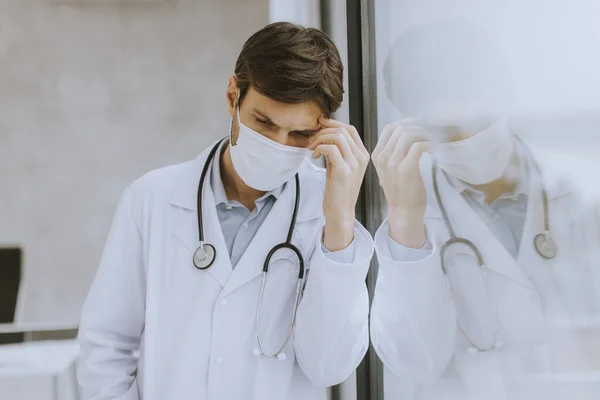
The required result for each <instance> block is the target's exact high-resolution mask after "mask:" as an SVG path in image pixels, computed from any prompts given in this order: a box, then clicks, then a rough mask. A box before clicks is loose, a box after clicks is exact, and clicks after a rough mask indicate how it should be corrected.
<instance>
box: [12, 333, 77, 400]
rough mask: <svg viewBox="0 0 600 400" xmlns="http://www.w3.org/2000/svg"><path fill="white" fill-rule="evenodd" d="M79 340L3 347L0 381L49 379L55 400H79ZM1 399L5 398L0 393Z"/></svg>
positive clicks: (26, 343)
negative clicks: (77, 366) (77, 373)
mask: <svg viewBox="0 0 600 400" xmlns="http://www.w3.org/2000/svg"><path fill="white" fill-rule="evenodd" d="M78 357H79V345H78V343H77V341H76V340H48V341H35V342H25V343H17V344H8V345H0V380H6V381H8V382H9V383H10V382H12V381H15V380H18V378H40V377H49V378H51V380H52V383H51V386H52V399H53V400H62V399H67V398H69V399H79V398H80V396H79V386H78V384H77V376H76V364H77V358H78ZM0 397H1V398H3V399H4V397H2V394H1V393H0Z"/></svg>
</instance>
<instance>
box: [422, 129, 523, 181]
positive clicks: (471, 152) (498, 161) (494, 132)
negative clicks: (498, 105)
mask: <svg viewBox="0 0 600 400" xmlns="http://www.w3.org/2000/svg"><path fill="white" fill-rule="evenodd" d="M513 147H514V145H513V138H512V136H511V134H510V131H509V129H508V126H507V124H506V120H502V121H500V122H498V123H496V124H494V125H492V126H490V127H488V128H486V129H484V130H483V131H481V132H479V133H476V134H475V135H473V136H471V137H470V138H468V139H465V140H461V141H457V142H449V143H443V144H440V145H438V146H436V147H435V148H434V149H433V151H432V155H433V158H434V159H435V160H436V161H437V163H438V165H439V166H440V168H441V169H443V170H444V171H446V172H447V173H448V174H450V175H452V176H454V177H456V178H458V179H460V180H461V181H464V182H467V183H470V184H471V185H483V184H486V183H489V182H492V181H495V180H496V179H499V178H500V177H501V176H502V175H503V173H504V171H505V170H506V167H507V166H508V163H509V162H510V157H511V155H512V150H513Z"/></svg>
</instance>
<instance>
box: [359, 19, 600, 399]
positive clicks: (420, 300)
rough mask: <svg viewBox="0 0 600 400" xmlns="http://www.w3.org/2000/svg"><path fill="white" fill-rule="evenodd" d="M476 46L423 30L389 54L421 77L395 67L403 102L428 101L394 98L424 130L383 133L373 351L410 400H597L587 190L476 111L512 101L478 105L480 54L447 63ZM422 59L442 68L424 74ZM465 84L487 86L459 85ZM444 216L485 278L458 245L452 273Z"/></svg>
mask: <svg viewBox="0 0 600 400" xmlns="http://www.w3.org/2000/svg"><path fill="white" fill-rule="evenodd" d="M476 33H477V32H472V31H471V29H470V28H469V27H465V26H463V25H461V24H448V25H444V24H440V25H439V26H436V27H434V28H432V27H430V29H416V30H415V31H409V33H408V34H407V36H406V37H402V38H400V39H399V41H398V43H396V45H395V46H396V47H395V48H394V49H393V51H400V53H398V54H393V53H392V54H391V57H392V58H393V59H394V60H397V58H395V57H397V56H399V55H402V56H403V57H404V58H405V59H406V60H408V61H407V62H411V63H416V65H415V66H414V68H415V70H412V69H411V68H413V67H407V68H405V69H403V68H402V66H401V63H393V62H392V61H389V62H390V63H391V64H392V65H393V66H394V68H396V69H395V70H394V72H396V73H398V74H399V75H400V76H399V77H398V80H400V82H402V83H404V84H405V86H403V87H405V89H406V91H405V92H404V94H405V95H406V94H407V93H408V94H415V93H416V92H415V91H416V90H418V89H416V88H415V87H414V86H411V85H415V84H416V85H418V83H419V82H420V83H421V86H420V89H421V90H423V91H424V92H422V93H421V96H420V97H418V98H416V99H415V102H409V101H408V100H407V99H405V100H407V101H406V102H404V101H402V98H401V96H400V98H399V97H396V96H394V93H393V92H394V89H390V92H391V93H390V94H391V96H390V97H391V98H392V100H396V104H397V105H399V107H402V109H403V111H404V112H405V113H407V114H411V115H414V116H415V118H405V119H402V120H400V121H398V122H396V123H392V124H390V125H388V126H387V127H386V128H384V130H383V133H382V135H381V137H380V139H379V143H378V145H377V148H376V149H375V151H374V152H373V156H372V158H373V162H374V164H375V166H376V168H377V172H378V174H379V178H380V182H381V186H382V188H383V191H384V193H385V197H386V200H387V219H386V220H385V222H384V223H383V224H382V226H381V227H380V229H379V230H378V232H377V234H376V236H375V246H376V251H377V257H378V262H379V272H378V277H377V283H376V289H375V296H374V300H373V304H372V310H371V339H372V342H373V345H374V348H375V350H376V352H377V354H378V355H379V357H380V358H381V360H382V361H383V363H384V365H385V366H386V368H387V374H386V376H385V380H386V382H387V384H389V385H390V386H393V387H394V388H395V395H396V396H397V397H398V398H406V399H416V400H430V399H431V400H433V399H435V400H445V399H453V400H454V399H457V400H458V399H460V400H463V399H469V400H471V399H473V400H475V399H476V400H492V399H493V400H496V399H498V400H520V399H536V400H537V399H545V400H546V399H566V398H572V399H578V400H582V399H594V398H598V396H599V394H600V381H599V380H598V374H597V372H598V371H600V358H599V357H598V352H597V351H596V350H595V348H597V346H598V338H599V336H598V325H597V324H596V326H595V327H594V326H593V324H592V322H593V321H594V319H595V318H596V321H597V316H598V313H599V311H600V306H599V297H598V289H599V286H598V281H599V280H598V278H599V276H600V274H599V271H598V269H599V268H600V265H598V255H597V251H598V248H599V244H600V233H599V230H598V228H599V227H598V220H597V219H596V218H595V216H594V215H591V214H590V213H589V210H590V209H591V207H589V205H588V204H585V203H583V202H582V201H581V197H580V196H579V195H578V194H577V191H576V190H575V188H573V187H571V186H570V185H569V184H565V183H564V182H563V181H561V180H560V179H554V177H548V176H544V174H543V171H544V166H543V165H539V164H538V162H537V161H536V158H537V157H536V154H534V153H535V149H534V148H533V146H531V145H528V144H527V143H526V142H525V141H522V140H518V139H517V136H516V135H515V133H514V132H512V131H511V130H510V127H509V124H508V123H507V120H506V119H505V118H500V117H498V114H499V113H496V112H497V111H498V110H500V107H497V108H489V109H478V108H477V107H481V106H482V105H483V106H484V107H487V106H491V105H493V101H495V100H497V99H498V96H500V95H501V94H500V93H494V97H493V99H492V100H490V98H487V97H485V96H484V97H482V98H480V99H478V100H479V101H472V100H474V99H476V97H475V95H476V94H479V95H485V94H486V91H485V89H486V88H488V89H489V86H485V85H484V84H483V83H482V82H485V80H479V78H480V77H481V75H479V76H477V74H478V73H479V74H480V71H473V67H470V66H469V64H473V65H475V66H476V67H477V68H482V64H481V63H478V62H477V61H478V60H479V59H475V60H474V59H473V57H475V58H476V57H477V56H476V55H473V57H471V58H468V57H466V55H467V54H464V55H463V54H460V53H459V52H458V54H456V57H447V56H448V55H449V54H453V53H455V52H457V50H456V46H457V43H460V44H461V45H466V46H467V47H469V46H470V47H469V50H470V52H469V53H468V54H471V53H474V51H475V50H476V49H478V48H479V47H478V43H477V41H478V40H480V39H481V37H482V35H481V34H479V33H477V34H476ZM406 40H409V42H410V44H407V42H406ZM413 46H414V47H413ZM453 46H454V47H453ZM451 48H454V49H455V50H454V51H449V49H451ZM480 50H481V51H479V52H478V53H479V54H480V55H481V56H482V57H484V58H486V57H487V56H488V53H487V52H486V50H485V49H480ZM463 56H465V57H463ZM436 57H439V58H440V60H441V59H443V60H445V61H446V62H445V63H441V62H439V63H436V60H437V58H436ZM424 60H427V62H429V63H431V64H428V65H427V66H425V67H423V64H420V62H422V61H424ZM440 60H438V61H440ZM483 65H487V64H485V63H483ZM420 67H423V68H420ZM417 69H418V71H416V70H417ZM440 69H442V71H439V73H438V70H440ZM450 72H452V73H450ZM485 72H486V73H490V72H491V71H490V70H486V71H485ZM411 73H414V74H412V75H411ZM428 73H429V75H428ZM461 74H465V77H466V75H469V76H470V78H472V80H469V79H461V78H462V77H463V75H461ZM394 78H395V77H394V76H391V75H390V79H394ZM419 79H423V80H424V81H419ZM445 79H448V81H446V80H445ZM425 81H426V82H425ZM442 82H445V84H443V83H442ZM466 82H476V83H477V84H481V86H478V87H476V88H470V87H466V86H461V85H465V84H466ZM436 83H437V84H438V85H439V86H436V85H435V84H436ZM431 85H433V86H431ZM428 88H433V89H432V90H431V92H429V93H428V92H426V90H429V89H428ZM436 89H440V90H439V91H436ZM448 89H454V90H449V91H448V92H446V91H445V90H448ZM473 89H479V90H480V91H479V92H478V91H477V90H473ZM397 90H398V91H399V90H401V88H398V89H397ZM488 94H489V93H488ZM469 96H474V97H469ZM423 99H426V100H425V101H424V103H423V104H421V105H422V106H423V108H420V107H419V101H422V100H423ZM426 104H427V105H428V106H425V105H426ZM461 105H465V107H464V108H463V109H461V108H460V106H461ZM479 111H482V112H481V113H480V112H479ZM485 111H489V112H488V113H487V114H486V113H485ZM470 112H473V116H474V117H475V118H469V113H470ZM565 139H566V138H565ZM434 165H437V168H436V171H437V172H436V173H437V175H436V176H437V190H438V191H439V196H440V199H441V201H442V205H441V204H440V202H438V201H437V198H436V193H435V190H436V188H435V187H434V183H433V173H434V169H433V168H434ZM538 166H539V169H538ZM544 191H545V192H546V194H547V197H548V218H549V224H550V235H551V237H552V238H553V239H554V241H555V243H556V246H557V248H558V251H557V254H556V257H554V258H552V259H546V258H544V257H542V256H540V254H538V253H537V252H536V249H535V247H534V245H533V243H534V237H535V235H537V234H539V233H541V232H543V231H544V207H543V197H542V196H543V192H544ZM442 207H443V208H442ZM443 209H445V210H446V213H447V218H448V222H449V224H450V226H451V228H452V229H453V230H454V232H455V235H456V236H457V237H462V238H465V239H468V240H469V241H471V242H472V243H473V244H474V245H475V246H476V248H477V249H478V250H479V252H480V253H481V256H482V259H483V267H480V266H479V265H478V262H477V257H476V254H475V253H474V251H473V249H470V248H469V247H468V246H466V245H462V244H457V245H454V246H452V247H450V248H449V249H448V251H447V252H446V253H445V254H444V255H443V257H444V261H445V272H444V269H443V268H442V258H441V257H442V254H441V247H442V246H443V245H444V244H445V243H446V242H447V241H448V240H449V239H450V237H451V236H450V232H449V229H448V226H447V224H446V223H445V217H444V214H443ZM582 326H583V329H582ZM590 327H593V328H594V329H595V332H594V329H589V328H590ZM401 396H404V397H401Z"/></svg>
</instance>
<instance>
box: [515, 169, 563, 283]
mask: <svg viewBox="0 0 600 400" xmlns="http://www.w3.org/2000/svg"><path fill="white" fill-rule="evenodd" d="M539 178H540V177H539V176H538V175H537V174H536V173H535V171H534V169H533V168H532V166H531V164H529V187H528V190H527V215H526V217H525V225H524V227H523V235H522V238H521V243H520V245H519V255H518V257H517V261H518V263H519V265H520V266H521V269H522V270H523V272H525V274H526V275H527V276H529V277H532V276H534V275H535V274H536V272H537V271H538V269H539V268H540V267H541V266H542V264H543V263H544V261H545V260H544V259H543V258H542V257H540V255H539V254H538V253H537V251H536V250H535V245H534V238H535V236H536V235H537V234H538V233H542V232H543V231H544V209H543V205H542V203H543V198H542V188H541V181H540V179H539ZM554 239H555V238H554Z"/></svg>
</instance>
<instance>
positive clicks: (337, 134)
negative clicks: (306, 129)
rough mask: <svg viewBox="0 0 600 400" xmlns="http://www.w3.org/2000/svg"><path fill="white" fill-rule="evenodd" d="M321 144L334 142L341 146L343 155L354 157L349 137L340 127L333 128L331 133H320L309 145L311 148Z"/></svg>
mask: <svg viewBox="0 0 600 400" xmlns="http://www.w3.org/2000/svg"><path fill="white" fill-rule="evenodd" d="M321 144H332V145H335V146H337V147H338V148H339V150H340V153H341V155H342V157H344V158H346V159H348V158H350V157H352V158H354V154H353V151H352V149H351V147H350V144H349V143H348V140H347V138H346V137H345V136H344V133H343V132H341V131H340V130H339V129H337V128H336V129H332V131H331V133H325V134H321V135H319V137H318V138H316V139H315V140H314V141H313V142H312V143H311V144H310V145H309V146H308V149H309V150H314V149H316V148H317V147H318V146H319V145H321Z"/></svg>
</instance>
